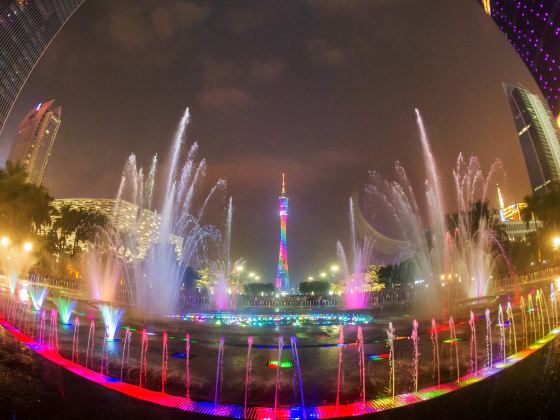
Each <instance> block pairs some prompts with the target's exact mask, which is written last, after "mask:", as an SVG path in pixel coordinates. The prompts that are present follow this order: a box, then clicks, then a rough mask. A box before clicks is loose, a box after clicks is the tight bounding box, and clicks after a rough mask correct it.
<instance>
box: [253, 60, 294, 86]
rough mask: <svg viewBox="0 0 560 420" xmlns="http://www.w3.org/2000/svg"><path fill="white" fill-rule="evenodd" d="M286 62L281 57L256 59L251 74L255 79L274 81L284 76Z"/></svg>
mask: <svg viewBox="0 0 560 420" xmlns="http://www.w3.org/2000/svg"><path fill="white" fill-rule="evenodd" d="M285 67H286V64H285V63H284V61H282V60H280V59H279V58H272V59H270V60H264V61H259V60H255V61H253V63H252V64H251V66H250V74H251V76H252V78H253V79H254V80H255V81H258V82H273V81H276V80H279V79H280V78H281V77H282V73H283V72H284V68H285Z"/></svg>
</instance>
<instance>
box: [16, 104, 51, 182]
mask: <svg viewBox="0 0 560 420" xmlns="http://www.w3.org/2000/svg"><path fill="white" fill-rule="evenodd" d="M61 113H62V108H61V107H60V106H56V107H55V106H54V101H49V102H47V103H44V104H39V105H37V106H36V107H35V108H33V109H32V110H31V111H29V113H28V114H27V115H26V116H25V118H24V119H23V121H22V122H21V124H20V126H19V130H18V135H17V137H16V140H15V142H14V144H13V145H12V149H11V150H10V155H9V157H8V160H10V161H12V162H21V163H22V164H23V165H24V166H25V167H26V169H27V182H31V183H33V184H37V185H40V184H41V183H42V182H43V176H44V175H45V169H46V167H47V163H48V161H49V156H50V154H51V150H52V147H53V143H54V139H55V138H56V133H57V132H58V128H59V127H60V123H61V120H60V115H61Z"/></svg>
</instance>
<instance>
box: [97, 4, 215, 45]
mask: <svg viewBox="0 0 560 420" xmlns="http://www.w3.org/2000/svg"><path fill="white" fill-rule="evenodd" d="M109 5H110V6H109V7H107V10H106V13H105V15H104V16H103V18H102V20H101V23H100V24H99V30H101V31H105V32H107V33H108V34H109V35H110V37H111V38H112V40H113V41H114V43H115V44H116V45H117V46H118V47H120V48H122V49H123V50H125V51H128V52H137V51H139V50H148V51H147V52H148V53H150V52H152V51H154V50H155V51H160V50H161V49H165V48H166V47H168V46H167V45H166V44H162V41H168V40H170V39H173V38H179V37H178V34H179V33H180V32H181V31H185V30H188V29H191V28H193V27H195V26H197V25H200V24H201V23H203V22H204V21H206V20H207V19H208V17H209V16H210V14H211V12H212V9H211V8H210V7H209V6H208V5H200V4H198V3H194V2H192V1H186V0H174V1H170V2H166V3H164V4H159V2H156V1H154V0H145V1H142V2H135V5H134V7H130V5H128V4H126V5H124V6H123V4H122V3H120V2H114V3H113V2H111V3H109Z"/></svg>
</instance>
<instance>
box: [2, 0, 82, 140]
mask: <svg viewBox="0 0 560 420" xmlns="http://www.w3.org/2000/svg"><path fill="white" fill-rule="evenodd" d="M83 2H84V0H2V1H0V45H1V46H2V48H0V132H1V131H2V129H3V128H4V124H5V122H6V119H7V118H8V115H9V113H10V111H11V109H12V107H13V105H14V102H15V101H16V99H17V97H18V95H19V93H20V91H21V89H22V87H23V85H24V84H25V82H26V80H27V78H28V77H29V75H30V74H31V72H32V71H33V68H34V67H35V65H36V64H37V62H38V61H39V59H40V58H41V56H42V55H43V53H44V52H45V50H46V49H47V47H48V46H49V44H50V43H51V41H52V40H53V39H54V37H55V36H56V34H57V33H58V32H59V31H60V29H61V28H62V27H63V26H64V24H65V23H66V21H67V20H68V19H69V18H70V16H72V14H73V13H74V12H75V11H76V10H77V9H78V7H80V5H81V4H82V3H83Z"/></svg>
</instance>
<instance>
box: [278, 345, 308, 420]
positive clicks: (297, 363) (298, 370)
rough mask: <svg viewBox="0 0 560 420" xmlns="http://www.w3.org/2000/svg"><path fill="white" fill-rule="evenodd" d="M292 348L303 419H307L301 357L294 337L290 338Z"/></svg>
mask: <svg viewBox="0 0 560 420" xmlns="http://www.w3.org/2000/svg"><path fill="white" fill-rule="evenodd" d="M290 346H291V349H292V359H293V360H294V365H295V367H296V374H297V378H298V384H299V395H300V402H301V413H302V416H303V418H304V419H305V418H307V416H306V412H305V398H304V397H303V382H302V379H301V366H300V364H299V355H298V351H297V338H296V337H294V336H291V337H290ZM278 363H279V364H278V369H280V365H281V363H280V361H279V362H278Z"/></svg>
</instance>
